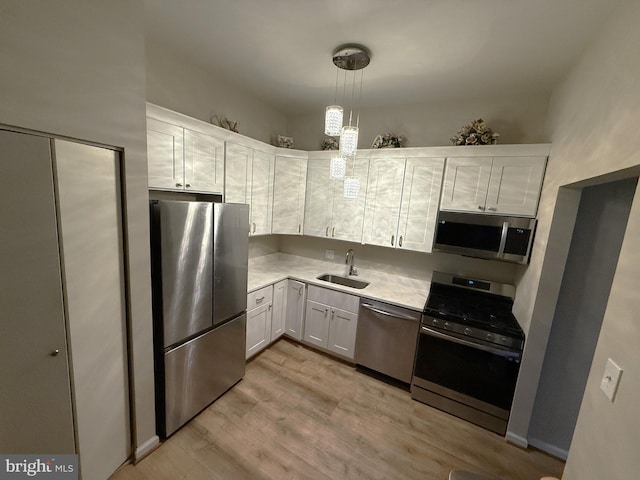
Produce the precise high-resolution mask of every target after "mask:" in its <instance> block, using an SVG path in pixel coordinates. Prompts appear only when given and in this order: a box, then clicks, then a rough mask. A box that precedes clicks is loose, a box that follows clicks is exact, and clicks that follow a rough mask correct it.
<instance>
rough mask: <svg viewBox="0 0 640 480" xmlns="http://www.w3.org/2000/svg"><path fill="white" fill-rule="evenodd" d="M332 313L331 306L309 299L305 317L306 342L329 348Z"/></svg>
mask: <svg viewBox="0 0 640 480" xmlns="http://www.w3.org/2000/svg"><path fill="white" fill-rule="evenodd" d="M330 313H331V312H330V308H329V306H327V305H324V304H322V303H318V302H314V301H313V300H307V311H306V313H305V318H304V339H305V341H306V342H309V343H311V344H312V345H316V346H318V347H322V348H327V345H328V343H329V315H330Z"/></svg>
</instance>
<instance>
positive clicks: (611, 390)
mask: <svg viewBox="0 0 640 480" xmlns="http://www.w3.org/2000/svg"><path fill="white" fill-rule="evenodd" d="M621 375H622V369H621V368H620V367H619V366H618V365H616V363H615V362H614V361H613V360H611V359H610V358H609V359H608V360H607V366H606V367H605V368H604V375H603V377H602V382H600V390H602V391H603V392H604V394H605V395H606V396H607V398H608V399H609V400H610V401H612V402H613V398H614V397H615V395H616V391H617V390H618V384H619V383H620V376H621Z"/></svg>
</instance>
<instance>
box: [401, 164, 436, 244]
mask: <svg viewBox="0 0 640 480" xmlns="http://www.w3.org/2000/svg"><path fill="white" fill-rule="evenodd" d="M443 170H444V158H410V159H407V167H406V170H405V176H404V187H403V189H402V205H401V208H400V222H399V225H398V248H403V249H405V250H415V251H418V252H431V247H432V245H433V234H434V231H435V226H436V219H437V216H438V202H439V200H440V189H441V186H442V171H443Z"/></svg>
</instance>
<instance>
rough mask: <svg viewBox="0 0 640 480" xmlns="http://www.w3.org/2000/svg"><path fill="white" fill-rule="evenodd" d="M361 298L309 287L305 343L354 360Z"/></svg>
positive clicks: (313, 286)
mask: <svg viewBox="0 0 640 480" xmlns="http://www.w3.org/2000/svg"><path fill="white" fill-rule="evenodd" d="M359 304H360V298H359V297H357V296H355V295H349V294H346V293H340V292H336V291H334V290H330V289H327V288H321V287H316V286H315V285H309V290H308V293H307V309H306V314H305V322H304V341H305V342H307V343H309V344H311V345H314V346H316V347H320V348H322V349H324V350H328V351H329V352H332V353H335V354H338V355H340V356H341V357H344V358H347V359H350V360H353V354H354V349H355V344H356V329H357V324H358V307H359Z"/></svg>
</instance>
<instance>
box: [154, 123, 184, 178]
mask: <svg viewBox="0 0 640 480" xmlns="http://www.w3.org/2000/svg"><path fill="white" fill-rule="evenodd" d="M147 163H148V176H149V188H162V189H171V190H183V189H184V151H183V131H182V127H178V126H176V125H172V124H170V123H166V122H161V121H160V120H156V119H155V118H147Z"/></svg>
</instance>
